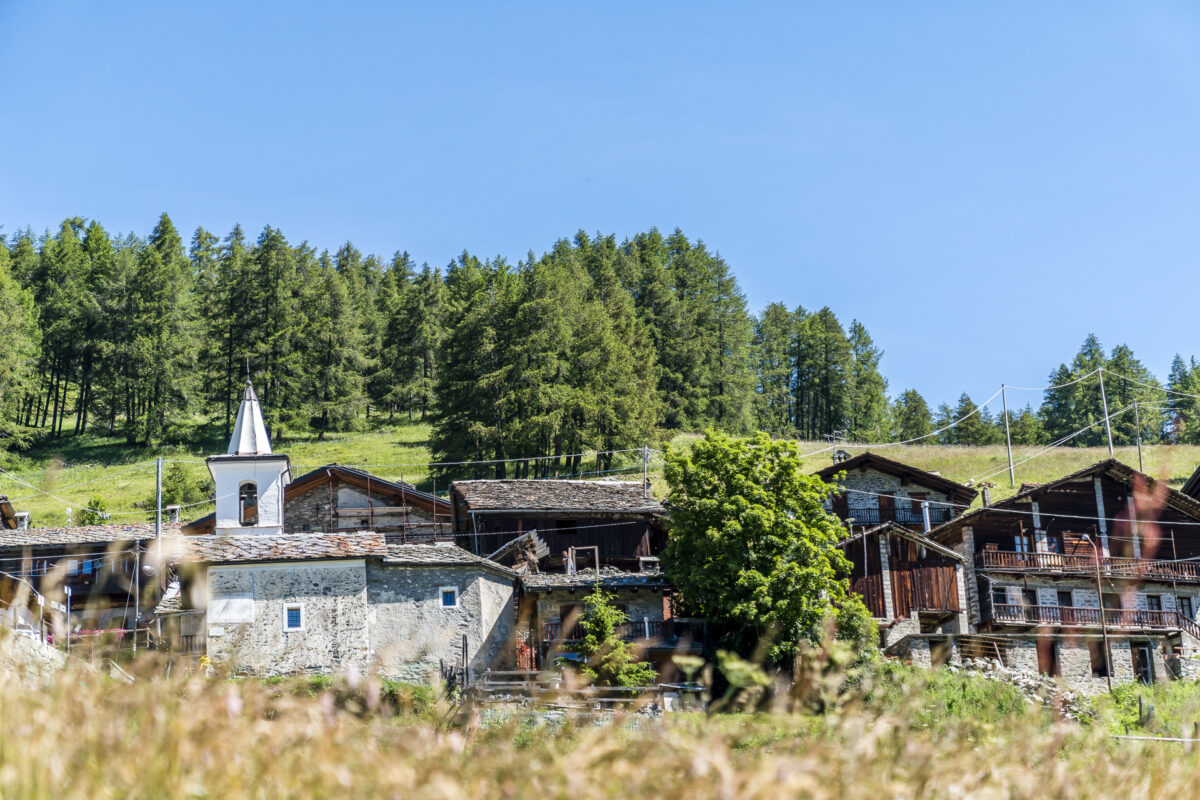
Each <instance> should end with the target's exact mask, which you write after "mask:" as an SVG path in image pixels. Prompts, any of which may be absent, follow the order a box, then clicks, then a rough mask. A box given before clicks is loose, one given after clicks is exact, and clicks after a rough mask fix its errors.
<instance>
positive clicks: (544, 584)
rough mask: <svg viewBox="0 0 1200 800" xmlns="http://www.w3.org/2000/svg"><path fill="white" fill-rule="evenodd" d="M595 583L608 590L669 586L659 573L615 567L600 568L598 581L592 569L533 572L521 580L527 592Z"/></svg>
mask: <svg viewBox="0 0 1200 800" xmlns="http://www.w3.org/2000/svg"><path fill="white" fill-rule="evenodd" d="M597 582H599V584H600V585H601V586H603V587H605V588H609V589H612V588H618V587H625V588H629V589H636V588H651V589H665V588H667V587H668V586H670V583H668V581H667V579H666V577H665V576H664V575H663V574H662V573H661V572H627V571H625V570H620V569H616V568H615V567H601V568H600V576H599V580H598V581H597V577H596V570H594V569H581V570H578V571H577V572H573V573H570V574H568V573H566V572H535V573H532V574H529V575H524V576H522V578H521V583H522V584H524V585H525V588H526V589H527V590H529V591H539V590H541V591H545V590H549V589H580V588H588V587H591V586H594V585H595V584H596V583H597Z"/></svg>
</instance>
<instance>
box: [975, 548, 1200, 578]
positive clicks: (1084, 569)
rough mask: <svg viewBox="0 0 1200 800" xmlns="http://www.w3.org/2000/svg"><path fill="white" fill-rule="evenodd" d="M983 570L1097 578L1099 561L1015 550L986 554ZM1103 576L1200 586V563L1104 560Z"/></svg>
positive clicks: (979, 559)
mask: <svg viewBox="0 0 1200 800" xmlns="http://www.w3.org/2000/svg"><path fill="white" fill-rule="evenodd" d="M975 566H976V567H977V568H979V569H986V570H993V571H997V572H1009V571H1011V572H1046V573H1055V574H1068V573H1082V574H1095V571H1096V557H1095V556H1094V555H1093V554H1091V553H1088V554H1086V555H1084V554H1072V555H1067V554H1064V553H1018V552H1015V551H1012V550H983V551H980V552H979V553H977V554H976V556H975ZM1100 573H1101V574H1102V575H1105V576H1108V577H1124V578H1141V579H1144V580H1148V579H1152V578H1163V579H1167V580H1185V581H1198V582H1200V562H1193V561H1184V562H1178V561H1159V560H1156V559H1148V558H1101V559H1100Z"/></svg>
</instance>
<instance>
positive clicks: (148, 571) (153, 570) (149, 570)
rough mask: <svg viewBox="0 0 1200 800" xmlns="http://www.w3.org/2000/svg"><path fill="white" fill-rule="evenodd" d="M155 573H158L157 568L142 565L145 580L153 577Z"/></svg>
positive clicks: (151, 565) (150, 565)
mask: <svg viewBox="0 0 1200 800" xmlns="http://www.w3.org/2000/svg"><path fill="white" fill-rule="evenodd" d="M157 572H158V567H156V566H154V565H153V564H143V565H142V574H143V575H145V576H146V577H147V578H151V577H153V576H154V574H155V573H157Z"/></svg>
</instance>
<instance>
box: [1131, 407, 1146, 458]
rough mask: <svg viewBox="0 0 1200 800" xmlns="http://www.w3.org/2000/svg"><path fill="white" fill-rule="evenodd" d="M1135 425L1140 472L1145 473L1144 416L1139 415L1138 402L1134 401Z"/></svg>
mask: <svg viewBox="0 0 1200 800" xmlns="http://www.w3.org/2000/svg"><path fill="white" fill-rule="evenodd" d="M1133 424H1134V425H1135V426H1137V446H1138V472H1145V471H1146V468H1145V467H1143V466H1142V416H1141V414H1139V413H1138V407H1137V400H1134V401H1133Z"/></svg>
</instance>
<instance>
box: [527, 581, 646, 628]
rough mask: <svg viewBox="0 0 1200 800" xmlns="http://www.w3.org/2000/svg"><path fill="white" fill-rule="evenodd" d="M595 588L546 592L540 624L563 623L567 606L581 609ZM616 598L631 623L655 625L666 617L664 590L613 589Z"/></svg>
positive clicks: (541, 596) (541, 597)
mask: <svg viewBox="0 0 1200 800" xmlns="http://www.w3.org/2000/svg"><path fill="white" fill-rule="evenodd" d="M591 591H592V590H591V588H590V587H589V588H579V589H575V590H574V591H571V590H570V589H553V590H550V591H545V592H538V594H537V599H538V606H537V609H538V610H537V613H538V620H539V621H540V622H563V621H564V620H563V617H562V608H563V607H564V606H579V605H583V598H585V597H587V596H588V595H589V594H591ZM609 591H611V592H612V593H613V594H615V595H616V599H615V600H614V601H613V602H614V603H615V604H616V605H621V606H624V607H625V613H626V614H627V615H628V616H629V621H630V622H641V621H642V620H643V619H647V620H649V621H651V622H657V621H659V620H661V619H662V618H663V594H662V590H658V591H655V590H653V589H639V588H622V587H619V586H618V587H611V588H610V589H609Z"/></svg>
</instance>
